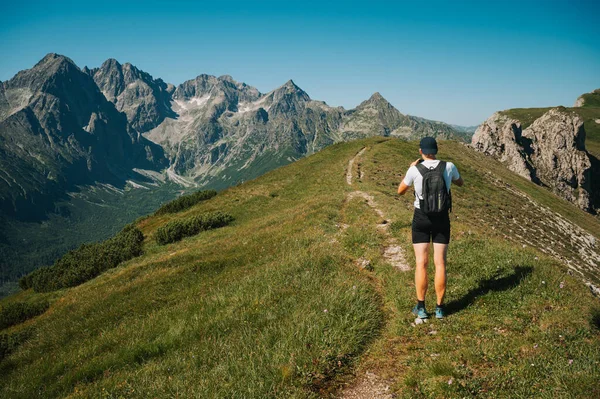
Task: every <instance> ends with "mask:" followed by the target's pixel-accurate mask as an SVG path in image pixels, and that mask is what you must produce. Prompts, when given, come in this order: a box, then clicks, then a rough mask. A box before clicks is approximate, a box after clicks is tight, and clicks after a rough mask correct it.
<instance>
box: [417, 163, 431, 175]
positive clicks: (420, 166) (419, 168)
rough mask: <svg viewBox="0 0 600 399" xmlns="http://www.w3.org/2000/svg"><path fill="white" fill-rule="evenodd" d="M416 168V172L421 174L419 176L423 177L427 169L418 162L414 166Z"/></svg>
mask: <svg viewBox="0 0 600 399" xmlns="http://www.w3.org/2000/svg"><path fill="white" fill-rule="evenodd" d="M416 167H417V170H418V171H419V173H420V174H421V176H425V173H427V172H428V171H429V168H428V167H427V166H425V165H423V164H422V163H420V162H419V163H418V164H417V165H416Z"/></svg>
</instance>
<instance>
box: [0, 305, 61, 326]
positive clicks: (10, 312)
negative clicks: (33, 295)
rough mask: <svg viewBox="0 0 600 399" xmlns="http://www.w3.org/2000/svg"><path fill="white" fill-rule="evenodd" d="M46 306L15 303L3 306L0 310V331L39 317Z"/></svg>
mask: <svg viewBox="0 0 600 399" xmlns="http://www.w3.org/2000/svg"><path fill="white" fill-rule="evenodd" d="M48 306H49V304H48V302H40V303H35V304H31V303H22V302H15V303H9V304H7V305H4V306H2V308H1V309H0V330H2V329H5V328H7V327H10V326H14V325H15V324H19V323H22V322H24V321H25V320H28V319H31V318H32V317H35V316H38V315H41V314H42V313H44V312H45V311H46V309H48Z"/></svg>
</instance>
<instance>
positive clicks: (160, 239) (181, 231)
mask: <svg viewBox="0 0 600 399" xmlns="http://www.w3.org/2000/svg"><path fill="white" fill-rule="evenodd" d="M232 220H233V216H231V215H230V214H228V213H225V212H221V211H215V212H208V213H205V214H202V215H198V216H192V217H190V218H187V219H184V220H174V221H172V222H169V223H167V224H166V225H164V226H162V227H160V228H158V230H157V231H156V242H157V243H158V244H160V245H164V244H168V243H171V242H175V241H179V240H181V239H182V238H184V237H189V236H193V235H196V234H198V233H199V232H201V231H203V230H210V229H215V228H217V227H222V226H226V225H228V224H229V223H230V222H231V221H232Z"/></svg>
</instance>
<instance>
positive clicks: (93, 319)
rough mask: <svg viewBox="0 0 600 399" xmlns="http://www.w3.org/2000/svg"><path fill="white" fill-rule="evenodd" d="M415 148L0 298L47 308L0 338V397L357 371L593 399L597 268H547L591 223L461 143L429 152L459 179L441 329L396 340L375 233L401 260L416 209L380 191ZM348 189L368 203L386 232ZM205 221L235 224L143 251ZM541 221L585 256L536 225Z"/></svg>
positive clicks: (277, 391) (352, 150) (390, 151)
mask: <svg viewBox="0 0 600 399" xmlns="http://www.w3.org/2000/svg"><path fill="white" fill-rule="evenodd" d="M363 147H366V150H365V152H364V154H363V155H362V156H361V157H360V158H358V159H357V161H356V162H355V163H354V167H353V168H354V174H355V178H354V182H353V183H352V185H348V184H347V183H346V176H345V174H346V167H347V164H348V161H349V160H350V159H351V158H352V157H354V156H355V154H356V153H358V152H359V150H361V148H363ZM417 147H418V144H417V143H414V142H403V141H400V140H396V139H385V138H381V137H379V138H377V137H376V138H369V139H364V140H358V141H354V142H349V143H340V144H336V145H333V146H330V147H327V148H325V149H324V150H323V151H321V152H319V153H317V154H314V155H312V156H309V157H307V158H303V159H300V160H298V161H296V162H294V163H292V164H290V165H286V166H283V167H281V168H278V169H276V170H273V171H271V172H268V173H266V174H265V175H263V176H261V177H259V178H257V179H254V180H251V181H248V182H245V183H244V184H241V185H239V186H235V187H231V188H229V189H227V190H224V191H223V192H221V193H219V194H218V195H217V196H216V197H214V198H212V199H210V200H208V201H205V202H203V203H200V204H198V205H197V206H195V207H193V208H191V209H189V210H187V211H185V212H181V213H179V214H168V215H161V216H152V217H148V218H146V219H144V220H142V221H140V222H139V223H138V227H139V228H140V229H142V231H143V232H144V235H145V236H146V241H145V244H144V250H145V253H144V255H142V256H140V257H138V258H134V259H132V260H130V261H128V262H126V263H124V264H122V265H120V266H119V267H117V268H115V269H111V270H109V271H107V272H105V273H104V274H102V275H100V276H99V277H97V278H95V279H93V280H91V281H88V282H87V283H84V284H82V285H80V286H78V287H74V288H70V289H65V290H61V291H56V292H53V293H46V294H39V293H34V292H32V291H31V290H28V291H25V292H21V293H19V294H16V295H13V296H11V297H8V298H5V299H3V300H2V301H1V302H0V306H5V305H6V304H9V303H15V302H23V303H40V302H43V301H48V302H49V303H50V308H49V309H48V310H47V311H46V312H45V313H44V314H42V315H40V316H37V317H34V318H32V319H30V320H28V321H26V322H24V323H21V324H18V325H15V326H12V327H9V328H6V329H5V330H3V331H2V332H1V333H2V334H3V336H4V338H3V339H5V340H8V339H12V341H11V342H17V343H20V344H18V345H17V344H14V345H13V346H14V349H13V351H12V352H11V353H9V354H8V355H6V356H5V357H4V359H2V360H1V361H0V396H1V397H9V398H30V397H37V396H42V397H70V398H87V397H107V398H118V397H139V398H147V397H206V398H231V397H240V398H242V397H245V398H275V397H286V398H287V397H292V398H294V397H295V398H305V397H308V398H310V397H327V396H333V395H336V394H337V393H338V392H337V390H338V387H341V386H343V385H344V384H345V383H346V382H347V381H351V380H352V379H353V376H354V375H355V374H356V375H358V374H360V373H361V372H363V371H364V370H372V371H373V372H376V373H377V374H378V375H379V376H381V377H382V378H385V379H386V380H387V381H389V383H390V386H391V388H392V390H393V391H395V392H396V393H397V395H398V396H400V397H465V396H467V397H473V396H475V397H477V396H479V397H488V396H495V397H532V396H536V397H553V398H555V397H596V396H598V395H600V386H599V384H598V381H600V371H599V370H600V331H599V328H600V305H599V302H598V299H597V298H595V297H593V295H592V294H591V292H590V290H589V289H588V288H587V287H586V286H585V285H584V284H583V283H582V282H581V277H584V278H586V279H588V280H590V281H597V277H598V273H597V272H598V271H597V270H595V269H594V268H593V267H587V266H585V267H584V266H581V267H580V266H577V267H575V266H572V267H573V268H572V269H568V268H567V267H565V266H564V264H563V263H559V261H558V260H557V258H560V259H563V261H564V263H570V264H571V265H574V264H577V265H579V264H583V265H586V264H587V263H586V262H587V261H588V258H587V257H592V258H593V256H595V255H594V254H596V252H594V248H588V247H586V246H585V245H584V244H585V242H587V241H585V240H586V239H587V238H589V237H595V239H598V238H600V224H599V223H598V221H597V220H596V219H594V218H593V217H592V216H590V215H588V214H585V213H584V212H581V211H579V210H578V209H576V208H575V207H573V206H572V205H570V204H568V203H566V202H565V201H562V200H560V199H558V198H557V197H555V196H553V195H552V194H550V193H548V192H546V191H545V190H544V189H543V188H540V187H537V186H535V185H533V184H531V183H530V182H528V181H526V180H525V179H522V178H520V177H518V176H515V175H514V174H512V173H510V172H508V171H507V170H506V169H504V168H503V167H502V166H501V165H500V164H499V163H498V162H496V161H493V160H491V159H489V158H487V157H484V156H483V155H481V154H478V153H476V152H474V151H472V150H470V149H469V148H468V147H466V146H464V145H462V144H459V143H455V142H441V143H440V150H441V153H440V154H441V155H442V157H444V158H445V159H449V160H451V161H453V162H455V163H456V164H457V165H458V167H459V169H460V171H461V173H462V175H463V177H464V179H465V181H466V185H465V187H464V188H462V189H459V188H457V189H455V190H454V199H455V212H454V213H453V216H452V217H453V225H452V228H453V230H452V243H451V246H450V252H449V263H448V278H449V287H448V292H447V305H448V310H449V313H450V315H449V316H448V317H447V318H446V319H444V320H441V321H436V320H433V321H431V322H430V323H427V324H424V325H420V326H417V327H413V326H412V325H411V321H412V319H413V317H411V315H410V308H411V306H412V304H413V300H414V282H413V281H414V275H413V273H412V272H410V271H409V272H401V271H399V270H398V269H397V268H394V267H393V266H392V265H390V264H389V263H387V262H386V260H385V258H384V256H383V249H384V246H385V243H386V239H387V238H386V234H391V235H392V236H393V237H394V238H395V239H396V240H397V241H398V242H399V243H400V245H401V246H402V248H403V249H404V251H405V252H406V255H407V257H408V261H409V263H412V262H413V260H414V259H413V258H412V254H411V251H412V249H411V244H410V222H411V214H412V209H411V203H412V198H411V195H408V196H406V197H398V196H397V195H396V194H395V193H396V189H397V186H398V184H399V183H400V181H401V178H402V174H403V173H405V171H406V169H407V167H408V164H409V163H410V162H411V161H412V160H414V159H416V155H415V154H417ZM358 168H360V171H361V173H362V177H361V178H358V176H356V174H357V171H358ZM354 190H362V191H364V192H367V193H369V194H371V195H373V196H374V200H375V201H376V203H377V206H378V208H379V209H380V210H381V211H382V212H383V213H384V214H385V217H386V218H387V219H388V220H389V221H390V223H388V224H389V233H385V232H383V231H382V230H381V229H378V228H377V227H376V225H377V224H378V223H380V222H381V217H380V216H378V215H377V213H376V212H374V210H373V209H372V208H371V207H370V206H369V205H368V204H367V202H365V201H364V200H363V199H361V198H360V197H354V198H351V197H349V196H348V193H350V192H352V191H354ZM217 210H220V211H223V212H228V213H230V214H232V215H233V216H234V217H235V221H234V222H233V223H231V224H230V225H228V226H226V227H222V228H218V229H215V230H210V231H206V232H202V233H200V234H198V235H197V236H193V237H188V238H185V239H183V240H182V241H179V242H177V243H173V244H169V245H165V246H159V245H157V244H156V242H155V240H154V234H155V232H156V230H157V229H158V228H159V227H161V226H163V225H164V224H165V223H167V222H169V221H172V220H176V219H181V218H185V217H189V216H192V215H198V214H202V213H204V212H209V211H217ZM557 213H558V214H560V215H561V216H560V217H561V218H562V219H560V221H561V223H563V224H564V225H565V226H566V230H569V229H572V230H574V231H576V232H577V236H576V238H577V237H582V238H581V240H579V239H575V238H573V241H569V240H571V238H570V237H571V234H569V233H568V232H565V233H564V235H561V234H563V233H561V232H560V231H558V230H559V229H556V228H555V229H553V228H552V227H551V226H552V223H553V220H555V219H556V218H557V216H556V215H557ZM550 232H553V233H554V234H555V235H552V234H550ZM551 240H554V242H555V244H552V243H551ZM559 240H560V243H562V244H563V245H564V247H563V246H561V245H560V243H559ZM358 258H366V259H369V260H370V262H371V265H372V266H373V268H372V270H371V271H369V270H367V269H365V270H362V269H360V268H359V267H357V266H356V265H355V261H356V260H357V259H358ZM430 286H431V288H433V284H430ZM433 298H434V294H433V290H432V289H431V290H430V292H429V293H428V298H427V301H428V304H432V303H433V300H434V299H433ZM449 381H451V382H452V383H449ZM590 395H591V396H590Z"/></svg>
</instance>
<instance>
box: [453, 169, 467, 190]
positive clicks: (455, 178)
mask: <svg viewBox="0 0 600 399" xmlns="http://www.w3.org/2000/svg"><path fill="white" fill-rule="evenodd" d="M452 183H453V184H456V185H457V186H458V187H462V185H463V184H465V182H464V181H463V179H462V177H460V174H459V173H458V169H457V168H456V165H454V164H452Z"/></svg>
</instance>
